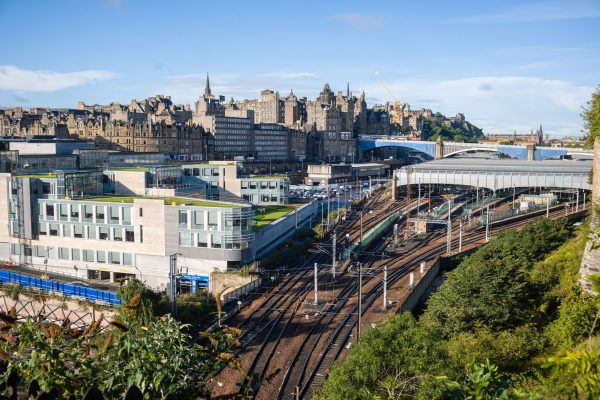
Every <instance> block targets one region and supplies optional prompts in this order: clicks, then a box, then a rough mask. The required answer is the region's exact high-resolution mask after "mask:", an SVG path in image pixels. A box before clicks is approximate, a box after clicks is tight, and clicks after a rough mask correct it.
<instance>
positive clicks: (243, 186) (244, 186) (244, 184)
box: [242, 181, 248, 189]
mask: <svg viewBox="0 0 600 400" xmlns="http://www.w3.org/2000/svg"><path fill="white" fill-rule="evenodd" d="M242 189H248V182H246V181H242Z"/></svg>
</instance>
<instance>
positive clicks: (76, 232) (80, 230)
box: [73, 225, 83, 238]
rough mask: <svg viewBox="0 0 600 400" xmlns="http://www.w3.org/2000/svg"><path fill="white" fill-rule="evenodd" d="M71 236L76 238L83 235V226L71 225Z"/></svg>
mask: <svg viewBox="0 0 600 400" xmlns="http://www.w3.org/2000/svg"><path fill="white" fill-rule="evenodd" d="M73 236H75V237H76V238H82V237H83V226H81V225H73Z"/></svg>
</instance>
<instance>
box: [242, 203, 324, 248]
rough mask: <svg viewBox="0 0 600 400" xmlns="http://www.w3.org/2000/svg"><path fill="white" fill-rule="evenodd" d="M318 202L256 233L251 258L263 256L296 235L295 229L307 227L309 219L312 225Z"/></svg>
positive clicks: (317, 211) (318, 211)
mask: <svg viewBox="0 0 600 400" xmlns="http://www.w3.org/2000/svg"><path fill="white" fill-rule="evenodd" d="M319 204H320V203H319V202H318V201H313V202H311V203H308V204H305V205H303V206H302V207H299V208H297V209H296V211H295V212H292V213H290V214H288V215H286V216H284V217H282V218H280V219H278V220H277V221H275V222H273V223H272V224H271V225H269V226H267V227H266V228H263V229H261V230H259V231H257V232H256V239H255V241H254V243H253V257H254V258H255V259H256V258H260V257H263V256H265V255H266V254H267V253H269V252H270V251H271V250H273V249H274V248H275V247H277V246H279V245H280V244H281V243H283V242H285V241H286V240H288V239H289V238H291V237H293V236H294V235H295V234H296V228H298V229H300V228H303V227H308V226H309V225H310V222H311V219H312V221H313V224H314V220H315V217H316V216H317V215H319V213H320V208H319Z"/></svg>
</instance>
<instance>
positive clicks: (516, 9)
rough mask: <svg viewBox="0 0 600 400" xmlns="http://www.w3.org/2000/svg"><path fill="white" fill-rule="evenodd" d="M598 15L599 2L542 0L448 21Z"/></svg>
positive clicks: (526, 19)
mask: <svg viewBox="0 0 600 400" xmlns="http://www.w3.org/2000/svg"><path fill="white" fill-rule="evenodd" d="M597 17H600V3H598V2H590V1H543V2H537V3H528V4H527V3H526V4H516V5H514V6H510V7H507V8H505V9H503V10H500V11H498V12H497V13H492V14H481V15H469V16H464V17H458V18H453V19H450V20H449V22H454V23H466V24H496V23H498V24H500V23H513V22H537V21H557V20H568V19H583V18H597Z"/></svg>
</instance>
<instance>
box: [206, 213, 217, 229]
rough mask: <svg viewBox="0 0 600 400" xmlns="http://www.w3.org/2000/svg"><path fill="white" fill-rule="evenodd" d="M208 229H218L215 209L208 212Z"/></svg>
mask: <svg viewBox="0 0 600 400" xmlns="http://www.w3.org/2000/svg"><path fill="white" fill-rule="evenodd" d="M208 229H212V230H214V229H217V213H216V212H215V211H209V212H208Z"/></svg>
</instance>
